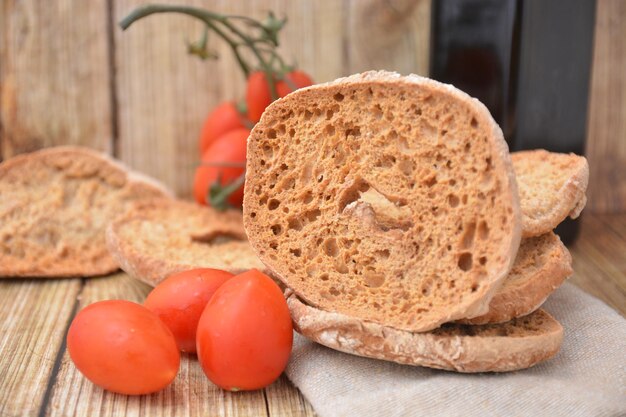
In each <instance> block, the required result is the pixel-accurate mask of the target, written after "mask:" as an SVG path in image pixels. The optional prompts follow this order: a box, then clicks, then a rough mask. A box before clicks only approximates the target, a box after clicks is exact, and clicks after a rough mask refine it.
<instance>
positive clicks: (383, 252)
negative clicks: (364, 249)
mask: <svg viewBox="0 0 626 417" xmlns="http://www.w3.org/2000/svg"><path fill="white" fill-rule="evenodd" d="M374 255H376V257H378V258H380V259H389V255H390V252H389V249H383V250H377V251H375V252H374Z"/></svg>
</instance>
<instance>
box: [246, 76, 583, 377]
mask: <svg viewBox="0 0 626 417" xmlns="http://www.w3.org/2000/svg"><path fill="white" fill-rule="evenodd" d="M587 182H588V166H587V163H586V160H585V159H584V158H582V157H579V156H576V155H573V154H570V155H567V154H555V153H549V152H546V151H543V150H537V151H525V152H517V153H513V154H511V155H510V154H509V152H508V148H507V145H506V143H505V141H504V139H503V136H502V132H501V130H500V128H499V127H498V126H497V124H496V123H495V122H494V120H493V119H492V117H491V116H490V114H489V112H488V111H487V109H486V108H485V107H484V106H483V105H482V104H481V103H480V102H479V101H478V100H476V99H473V98H471V97H469V96H468V95H467V94H465V93H463V92H461V91H459V90H457V89H455V88H454V87H452V86H449V85H445V84H441V83H438V82H435V81H433V80H429V79H426V78H422V77H418V76H408V77H402V76H400V75H398V74H394V73H389V72H369V73H364V74H359V75H355V76H351V77H348V78H343V79H339V80H336V81H334V82H331V83H327V84H322V85H317V86H314V87H310V88H307V89H304V90H299V91H297V92H295V93H293V94H291V95H289V96H287V97H286V98H284V99H282V100H279V101H278V102H276V103H274V104H273V105H271V106H270V107H269V108H268V109H267V110H266V112H265V113H264V115H263V117H262V119H261V121H260V123H259V124H257V126H256V127H255V128H254V130H253V131H252V134H251V136H250V138H249V140H248V163H247V170H246V186H245V197H244V213H243V215H244V225H245V228H246V232H247V236H248V239H249V241H250V243H251V245H252V247H253V249H254V250H255V251H256V253H257V254H258V256H259V258H260V259H261V261H262V262H263V263H264V264H265V265H266V266H267V268H268V269H269V270H270V271H271V273H272V274H273V276H275V277H276V278H277V279H279V280H280V281H282V282H283V283H284V285H285V286H286V287H287V288H288V291H287V296H288V304H289V307H290V310H291V313H292V316H293V320H294V323H295V326H296V329H297V330H298V331H299V332H300V333H302V334H303V335H304V336H306V337H308V338H310V339H312V340H314V341H316V342H319V343H321V344H323V345H326V346H328V347H331V348H333V349H337V350H341V351H344V352H348V353H352V354H357V355H361V356H366V357H372V358H379V359H385V360H390V361H395V362H399V363H405V364H412V365H421V366H428V367H433V368H441V369H449V370H455V371H460V372H485V371H496V372H497V371H511V370H516V369H522V368H527V367H530V366H532V365H534V364H536V363H538V362H540V361H542V360H545V359H547V358H550V357H551V356H553V355H554V354H555V353H556V352H557V351H558V349H559V347H560V344H561V341H562V337H563V329H562V327H561V325H560V324H559V323H558V322H557V321H556V320H555V319H554V318H553V317H551V316H550V315H549V314H548V313H547V312H545V311H543V310H541V309H540V306H541V304H542V303H543V302H544V301H545V299H546V298H547V297H548V296H549V295H550V293H551V292H552V291H554V289H556V288H557V287H558V286H559V285H560V284H561V283H562V282H563V281H564V280H565V279H566V278H567V277H568V276H570V275H571V274H572V267H571V263H572V260H571V256H570V254H569V252H568V251H567V249H566V247H565V246H564V245H563V244H562V243H561V241H560V239H559V238H558V236H557V235H555V234H554V233H553V231H552V230H553V229H554V228H555V227H556V226H557V225H558V224H559V223H560V222H561V221H562V220H564V219H565V218H566V217H567V216H568V215H569V216H571V217H577V216H578V214H579V213H580V211H581V210H582V208H583V206H584V204H585V201H586V200H585V190H586V187H587Z"/></svg>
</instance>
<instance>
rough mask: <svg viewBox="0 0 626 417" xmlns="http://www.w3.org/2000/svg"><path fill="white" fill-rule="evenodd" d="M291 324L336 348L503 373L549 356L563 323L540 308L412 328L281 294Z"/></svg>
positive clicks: (440, 366)
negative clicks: (505, 318) (498, 319)
mask: <svg viewBox="0 0 626 417" xmlns="http://www.w3.org/2000/svg"><path fill="white" fill-rule="evenodd" d="M287 304H288V305H289V310H290V311H291V316H292V318H293V321H294V328H295V329H296V330H297V331H298V332H299V333H301V334H302V335H303V336H305V337H307V338H309V339H311V340H313V341H315V342H317V343H320V344H322V345H324V346H327V347H330V348H332V349H336V350H339V351H342V352H346V353H350V354H353V355H359V356H364V357H369V358H375V359H383V360H387V361H393V362H397V363H401V364H407V365H417V366H425V367H429V368H437V369H446V370H451V371H457V372H506V371H515V370H519V369H525V368H529V367H531V366H533V365H536V364H537V363H539V362H541V361H544V360H546V359H549V358H551V357H552V356H554V355H555V354H556V353H557V352H558V350H559V348H560V346H561V342H562V340H563V327H562V326H561V325H560V324H559V322H557V321H556V320H555V319H554V318H553V317H552V316H550V315H549V314H548V313H546V312H545V311H544V310H541V309H540V310H537V311H535V312H534V313H531V314H530V315H527V316H524V317H520V318H517V319H513V320H511V321H509V322H506V323H501V324H485V325H476V326H474V325H465V324H452V323H450V324H444V325H443V326H442V327H440V328H438V329H435V330H431V331H429V332H425V333H412V332H408V331H404V330H398V329H395V328H392V327H387V326H383V325H380V324H378V323H371V322H367V321H363V320H360V319H357V318H354V317H349V316H346V315H343V314H339V313H331V312H327V311H322V310H319V309H316V308H314V307H311V306H308V305H306V304H304V303H303V302H302V301H300V300H299V299H298V298H297V297H296V296H295V295H291V296H289V297H288V298H287Z"/></svg>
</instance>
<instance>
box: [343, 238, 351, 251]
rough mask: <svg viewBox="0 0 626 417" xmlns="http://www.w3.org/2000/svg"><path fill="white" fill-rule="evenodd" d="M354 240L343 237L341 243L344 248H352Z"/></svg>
mask: <svg viewBox="0 0 626 417" xmlns="http://www.w3.org/2000/svg"><path fill="white" fill-rule="evenodd" d="M353 243H354V241H353V240H352V239H342V240H341V244H342V246H343V247H344V248H346V249H350V248H351V247H352V244H353Z"/></svg>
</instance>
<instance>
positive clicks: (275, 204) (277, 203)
mask: <svg viewBox="0 0 626 417" xmlns="http://www.w3.org/2000/svg"><path fill="white" fill-rule="evenodd" d="M278 206H280V201H278V200H276V199H275V198H272V199H271V200H270V201H269V203H267V208H268V209H270V210H276V209H277V208H278Z"/></svg>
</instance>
